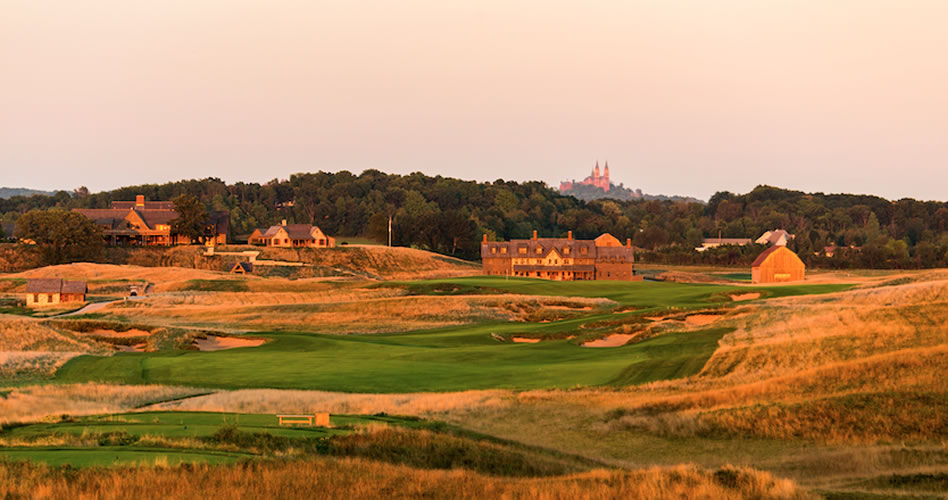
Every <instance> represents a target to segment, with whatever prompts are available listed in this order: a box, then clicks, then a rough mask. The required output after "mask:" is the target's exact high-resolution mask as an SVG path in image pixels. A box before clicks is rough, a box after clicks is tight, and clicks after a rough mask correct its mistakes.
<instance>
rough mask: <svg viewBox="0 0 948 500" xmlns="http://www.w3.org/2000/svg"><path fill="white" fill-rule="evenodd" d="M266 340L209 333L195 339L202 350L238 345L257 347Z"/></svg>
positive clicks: (230, 347)
mask: <svg viewBox="0 0 948 500" xmlns="http://www.w3.org/2000/svg"><path fill="white" fill-rule="evenodd" d="M264 342H266V340H265V339H242V338H237V337H218V336H216V335H208V336H207V338H204V339H194V346H195V347H197V348H198V349H199V350H202V351H221V350H224V349H236V348H238V347H257V346H258V345H262V344H263V343H264Z"/></svg>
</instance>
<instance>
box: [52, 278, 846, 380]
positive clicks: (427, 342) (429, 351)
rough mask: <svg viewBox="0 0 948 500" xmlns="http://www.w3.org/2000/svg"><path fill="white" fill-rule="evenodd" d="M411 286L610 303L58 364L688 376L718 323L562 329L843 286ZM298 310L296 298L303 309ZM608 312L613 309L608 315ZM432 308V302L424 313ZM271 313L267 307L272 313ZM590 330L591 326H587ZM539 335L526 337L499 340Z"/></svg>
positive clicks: (113, 376)
mask: <svg viewBox="0 0 948 500" xmlns="http://www.w3.org/2000/svg"><path fill="white" fill-rule="evenodd" d="M384 286H388V287H401V288H404V289H405V290H407V292H408V293H409V294H412V295H420V296H425V295H445V294H449V295H450V294H465V295H467V294H490V293H514V294H522V295H541V296H558V297H559V296H562V297H566V296H572V297H577V296H578V297H601V298H608V299H610V300H612V301H614V302H615V303H616V304H617V306H616V307H613V308H609V309H605V310H604V309H602V308H599V309H595V310H590V311H589V312H588V313H587V314H584V315H581V316H578V317H576V316H574V317H570V318H568V319H564V320H558V321H548V322H530V323H525V322H502V321H488V322H481V323H476V324H472V325H463V326H452V327H446V328H439V329H431V330H423V331H415V332H409V333H403V334H377V335H347V336H339V335H317V334H307V333H272V332H271V333H268V332H260V333H257V334H255V335H262V336H265V337H268V338H270V339H271V340H270V342H268V343H266V344H264V345H262V346H259V347H254V348H243V349H234V350H228V351H218V352H193V351H175V352H152V353H121V354H116V355H113V356H110V357H97V356H82V357H79V358H75V359H73V360H71V361H69V362H67V363H66V364H65V365H64V366H63V367H62V368H61V369H60V370H59V372H58V373H57V376H56V378H57V380H59V381H61V382H86V381H105V382H114V383H132V384H142V383H149V384H151V383H158V384H173V385H190V386H200V387H216V388H227V389H235V388H254V387H259V388H263V387H269V388H284V389H319V390H327V391H342V392H376V393H377V392H419V391H457V390H467V389H491V388H505V389H542V388H567V387H574V386H602V385H611V386H623V385H635V384H641V383H645V382H651V381H656V380H665V379H673V378H681V377H686V376H689V375H692V374H694V373H697V372H698V371H699V370H701V368H702V367H703V366H704V364H705V363H706V362H707V360H708V359H709V358H710V356H711V354H712V353H713V352H714V351H715V349H716V348H717V347H718V340H719V339H720V338H721V336H722V335H724V334H725V333H727V332H728V331H730V330H729V329H728V328H706V329H700V330H694V329H692V330H688V331H681V332H671V333H667V334H663V335H660V336H657V337H654V338H649V339H647V340H644V341H641V342H637V343H632V344H630V345H625V346H621V347H613V348H588V347H582V346H581V345H579V344H578V342H575V341H571V340H570V338H569V337H570V336H578V337H581V338H584V336H587V337H588V336H589V335H590V334H592V333H595V334H597V335H602V334H606V333H608V330H609V329H610V328H614V327H617V326H619V325H621V324H623V322H626V323H628V322H630V321H631V322H634V321H637V320H638V317H639V316H641V315H643V314H647V313H655V312H661V311H681V310H688V309H698V308H709V307H710V308H717V307H725V306H728V305H730V300H729V299H728V294H730V293H738V292H739V293H747V292H754V291H760V292H761V293H762V294H763V295H766V296H769V297H777V296H788V295H799V294H813V293H828V292H834V291H839V290H843V289H845V288H846V287H847V286H846V285H796V286H782V287H768V288H748V287H731V286H719V285H700V284H679V283H656V282H632V283H629V282H603V281H589V282H571V283H557V282H549V281H544V280H532V279H509V280H508V279H503V278H495V277H478V278H456V279H450V280H428V281H416V282H397V283H387V284H385V285H384ZM301 307H305V306H301ZM617 311H618V312H617ZM432 313H433V314H436V313H437V311H432ZM278 321H279V316H278V315H275V316H274V322H278ZM590 332H592V333H590ZM513 336H528V337H545V338H548V339H549V340H544V341H542V342H539V343H536V344H517V343H511V342H504V341H499V340H498V339H508V338H510V337H513Z"/></svg>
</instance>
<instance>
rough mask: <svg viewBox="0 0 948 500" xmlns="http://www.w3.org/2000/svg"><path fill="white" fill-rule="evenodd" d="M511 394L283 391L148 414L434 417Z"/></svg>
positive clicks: (492, 404) (249, 392) (228, 396)
mask: <svg viewBox="0 0 948 500" xmlns="http://www.w3.org/2000/svg"><path fill="white" fill-rule="evenodd" d="M513 401H514V398H513V396H512V393H511V392H510V391H503V390H490V391H463V392H448V393H410V394H351V393H340V392H324V391H293V390H281V389H241V390H235V391H219V392H215V393H213V394H208V395H206V396H199V397H194V398H188V399H183V400H180V401H171V402H167V403H159V404H156V405H153V406H150V407H148V408H147V409H149V410H191V411H226V412H243V413H286V412H305V413H312V412H317V411H318V412H330V413H361V414H373V413H380V412H385V413H391V414H396V415H417V416H423V415H432V414H435V413H444V412H454V411H462V410H467V409H472V408H497V407H504V406H509V405H510V404H512V403H513Z"/></svg>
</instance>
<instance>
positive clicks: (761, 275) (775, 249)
mask: <svg viewBox="0 0 948 500" xmlns="http://www.w3.org/2000/svg"><path fill="white" fill-rule="evenodd" d="M805 274H806V265H805V264H804V263H803V261H802V260H800V257H797V254H795V253H793V251H792V250H790V249H789V248H787V247H785V246H772V247H770V248H768V249H767V250H764V251H763V252H761V254H760V255H758V256H757V258H756V259H754V262H753V264H751V281H753V282H754V283H783V282H787V281H803V279H804V277H805Z"/></svg>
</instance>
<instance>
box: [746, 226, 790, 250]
mask: <svg viewBox="0 0 948 500" xmlns="http://www.w3.org/2000/svg"><path fill="white" fill-rule="evenodd" d="M796 237H797V236H796V235H795V234H790V233H788V232H786V231H784V230H783V229H774V230H773V231H767V232H765V233H764V234H762V235H760V238H757V240H756V241H754V243H757V244H758V245H776V246H778V247H785V246H787V243H788V242H789V241H790V240H792V239H794V238H796Z"/></svg>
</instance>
